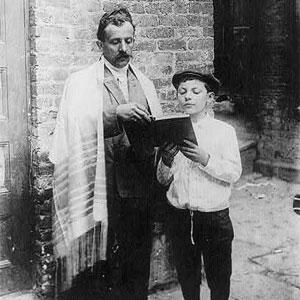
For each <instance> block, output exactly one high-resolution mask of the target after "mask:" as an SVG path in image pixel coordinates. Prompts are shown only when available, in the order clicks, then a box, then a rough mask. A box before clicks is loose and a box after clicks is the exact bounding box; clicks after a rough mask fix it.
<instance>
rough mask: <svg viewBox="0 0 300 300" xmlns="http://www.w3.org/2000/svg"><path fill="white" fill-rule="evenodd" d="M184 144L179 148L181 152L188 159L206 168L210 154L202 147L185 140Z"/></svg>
mask: <svg viewBox="0 0 300 300" xmlns="http://www.w3.org/2000/svg"><path fill="white" fill-rule="evenodd" d="M183 142H184V144H183V145H180V146H179V150H180V151H181V152H182V154H183V155H184V156H185V157H187V158H188V159H190V160H192V161H194V162H197V163H200V164H201V165H203V166H206V165H207V163H208V160H209V154H208V153H207V152H206V151H204V150H203V149H202V148H201V147H199V146H197V145H196V144H194V143H193V142H191V141H188V140H183Z"/></svg>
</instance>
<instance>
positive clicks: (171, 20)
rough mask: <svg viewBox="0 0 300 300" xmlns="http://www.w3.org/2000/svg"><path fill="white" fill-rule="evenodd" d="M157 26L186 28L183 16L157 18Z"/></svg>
mask: <svg viewBox="0 0 300 300" xmlns="http://www.w3.org/2000/svg"><path fill="white" fill-rule="evenodd" d="M159 24H160V25H163V26H178V27H184V26H187V20H186V17H185V16H184V15H176V14H170V15H167V16H159Z"/></svg>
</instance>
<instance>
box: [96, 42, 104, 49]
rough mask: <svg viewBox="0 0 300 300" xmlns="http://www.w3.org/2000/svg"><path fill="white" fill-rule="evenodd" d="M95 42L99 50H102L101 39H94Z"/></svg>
mask: <svg viewBox="0 0 300 300" xmlns="http://www.w3.org/2000/svg"><path fill="white" fill-rule="evenodd" d="M96 44H97V46H98V48H99V49H100V50H102V47H103V42H102V41H99V40H97V41H96Z"/></svg>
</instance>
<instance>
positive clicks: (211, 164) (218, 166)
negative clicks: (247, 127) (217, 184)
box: [200, 127, 242, 183]
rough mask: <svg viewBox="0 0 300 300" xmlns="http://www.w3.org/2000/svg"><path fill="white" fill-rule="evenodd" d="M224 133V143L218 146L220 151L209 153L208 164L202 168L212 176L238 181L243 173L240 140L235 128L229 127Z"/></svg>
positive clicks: (229, 181) (230, 181)
mask: <svg viewBox="0 0 300 300" xmlns="http://www.w3.org/2000/svg"><path fill="white" fill-rule="evenodd" d="M229 129H230V130H227V132H226V134H224V135H223V139H222V144H220V145H219V147H218V151H219V152H218V153H209V155H210V158H209V160H208V163H207V165H206V166H205V167H204V166H201V165H200V168H201V169H202V170H203V171H205V172H207V173H208V174H210V175H211V176H213V177H215V178H217V179H219V180H222V181H225V182H228V183H234V182H236V181H237V180H238V179H239V178H240V176H241V174H242V164H241V157H240V151H239V146H238V141H237V137H236V133H235V130H234V128H232V127H229Z"/></svg>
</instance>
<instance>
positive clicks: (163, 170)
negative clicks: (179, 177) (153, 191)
mask: <svg viewBox="0 0 300 300" xmlns="http://www.w3.org/2000/svg"><path fill="white" fill-rule="evenodd" d="M171 170H172V169H171V168H169V167H168V166H166V165H165V164H164V163H163V161H162V159H160V160H159V162H158V165H157V172H156V177H157V180H158V182H159V183H160V184H161V185H163V186H167V185H169V184H170V183H171V181H172V180H173V173H172V171H171Z"/></svg>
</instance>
